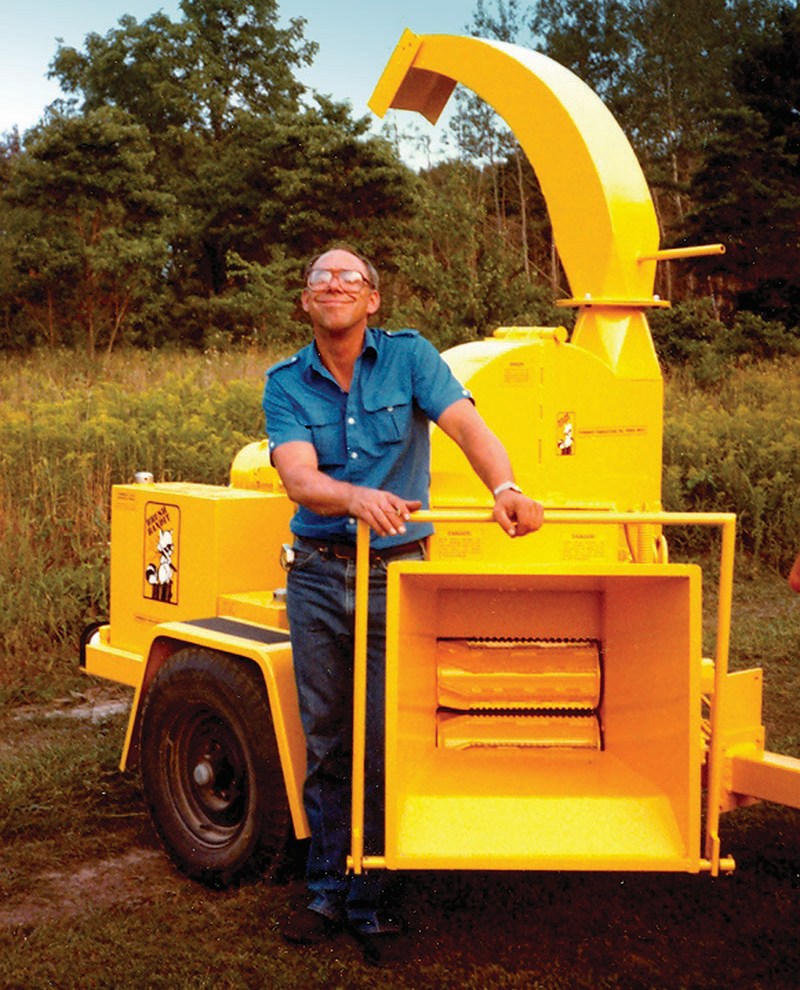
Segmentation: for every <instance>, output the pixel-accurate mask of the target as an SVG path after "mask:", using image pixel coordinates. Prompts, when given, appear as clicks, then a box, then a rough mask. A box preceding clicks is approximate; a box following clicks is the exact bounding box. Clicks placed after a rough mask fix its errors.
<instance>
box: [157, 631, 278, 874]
mask: <svg viewBox="0 0 800 990" xmlns="http://www.w3.org/2000/svg"><path fill="white" fill-rule="evenodd" d="M141 774H142V787H143V789H144V794H145V798H146V800H147V803H148V806H149V808H150V814H151V816H152V819H153V822H154V824H155V827H156V830H157V832H158V834H159V837H160V838H161V841H162V842H163V844H164V846H165V848H166V850H167V852H168V853H169V855H170V857H171V858H172V860H173V861H174V863H175V864H176V865H177V866H178V868H179V869H181V870H182V871H183V872H184V873H187V874H188V875H189V876H191V877H193V878H195V879H197V880H200V881H202V882H203V883H206V884H209V885H211V886H215V887H219V886H227V885H228V884H230V883H231V882H232V881H234V880H235V879H237V878H239V877H241V876H242V875H243V874H245V873H251V872H252V873H255V872H261V871H262V870H263V869H264V867H265V866H266V865H267V863H269V861H270V860H271V859H272V858H273V857H274V856H275V855H276V854H277V853H278V852H279V851H280V850H281V848H282V846H283V843H284V841H285V839H286V836H287V834H288V832H289V810H288V804H287V800H286V792H285V788H284V784H283V777H282V774H281V767H280V757H279V755H278V749H277V744H276V742H275V733H274V731H273V728H272V720H271V717H270V712H269V705H268V703H267V697H266V689H265V686H264V683H263V678H262V676H261V674H260V672H259V671H258V670H257V668H256V667H254V666H252V665H251V664H249V663H247V662H246V661H243V660H240V659H238V658H235V657H230V656H226V655H225V654H224V653H215V652H213V651H211V650H203V649H198V648H185V649H182V650H179V651H178V652H177V653H175V654H174V655H173V656H172V657H171V658H170V659H169V660H168V661H167V663H166V664H165V665H164V666H163V667H162V668H161V670H159V672H158V674H157V676H156V678H155V679H154V681H153V684H152V685H151V687H150V690H149V691H148V693H147V697H146V699H145V704H144V708H143V711H142V721H141Z"/></svg>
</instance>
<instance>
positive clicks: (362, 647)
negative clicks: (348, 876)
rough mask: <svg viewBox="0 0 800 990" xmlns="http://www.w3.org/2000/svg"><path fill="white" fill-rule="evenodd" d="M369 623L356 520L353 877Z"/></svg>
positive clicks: (365, 535) (359, 847)
mask: <svg viewBox="0 0 800 990" xmlns="http://www.w3.org/2000/svg"><path fill="white" fill-rule="evenodd" d="M368 622H369V525H368V524H367V523H365V522H363V521H362V520H359V523H358V528H357V531H356V614H355V648H354V655H353V774H352V776H353V780H352V795H351V811H350V814H351V833H352V836H351V853H350V860H349V864H350V866H351V869H352V870H353V872H354V873H361V872H362V870H363V857H364V756H365V752H366V732H367V631H368Z"/></svg>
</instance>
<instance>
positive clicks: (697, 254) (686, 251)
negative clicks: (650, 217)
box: [639, 244, 725, 262]
mask: <svg viewBox="0 0 800 990" xmlns="http://www.w3.org/2000/svg"><path fill="white" fill-rule="evenodd" d="M710 254H725V245H724V244H699V245H697V246H696V247H680V248H665V249H664V250H661V251H653V252H652V254H640V255H639V261H640V262H643V261H677V260H679V259H680V258H704V257H706V256H707V255H710Z"/></svg>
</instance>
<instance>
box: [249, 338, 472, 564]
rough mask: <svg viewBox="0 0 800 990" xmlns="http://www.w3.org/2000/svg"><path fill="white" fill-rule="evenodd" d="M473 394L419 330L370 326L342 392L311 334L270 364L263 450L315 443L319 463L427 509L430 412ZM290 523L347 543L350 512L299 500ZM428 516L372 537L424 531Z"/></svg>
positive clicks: (313, 535)
mask: <svg viewBox="0 0 800 990" xmlns="http://www.w3.org/2000/svg"><path fill="white" fill-rule="evenodd" d="M463 398H470V393H469V392H468V390H467V389H465V388H464V387H463V386H462V385H461V384H460V383H459V382H458V381H457V380H456V379H455V377H454V376H453V373H452V372H451V371H450V369H449V367H448V366H447V364H446V363H445V362H444V360H443V359H442V357H441V355H440V354H439V352H438V351H437V350H436V348H435V347H434V346H433V345H432V344H431V343H430V342H429V341H427V340H425V338H423V337H421V336H420V335H419V334H418V333H417V332H416V330H398V331H396V332H391V331H387V330H377V329H372V328H368V329H367V331H366V335H365V339H364V347H363V349H362V351H361V355H360V356H359V358H358V360H357V361H356V366H355V370H354V372H353V380H352V383H351V385H350V391H349V392H345V391H344V390H343V389H342V388H341V387H340V386H339V384H338V383H337V382H336V380H335V379H334V378H333V376H332V375H331V373H330V372H329V371H328V370H327V368H325V366H324V365H323V364H322V362H321V361H320V358H319V354H318V352H317V349H316V345H315V344H314V343H311V344H309V345H308V346H307V347H304V348H303V349H302V350H301V351H299V352H298V353H297V354H295V355H294V356H293V357H290V358H288V359H287V360H285V361H281V362H279V363H278V364H276V365H274V366H273V367H272V368H270V369H269V371H268V372H267V384H266V388H265V390H264V415H265V417H266V424H267V434H268V436H269V447H270V452H271V451H273V450H274V449H275V448H276V447H279V446H280V445H281V444H283V443H289V442H291V441H296V440H302V441H305V442H307V443H311V444H313V445H314V448H315V450H316V452H317V461H318V464H319V468H320V470H321V471H324V472H325V474H328V475H330V477H332V478H335V479H337V480H338V481H346V482H349V483H351V484H353V485H363V486H365V487H368V488H381V489H384V490H385V491H390V492H393V493H394V494H396V495H399V496H400V497H401V498H405V499H409V500H411V499H419V501H420V502H422V505H423V508H428V506H429V501H428V489H429V486H430V430H429V423H430V421H431V420H433V421H434V422H436V421H437V420H438V419H439V417H440V416H441V414H442V413H443V412H444V411H445V409H447V408H448V406H451V405H452V404H453V403H454V402H456V401H457V400H459V399H463ZM291 528H292V532H293V533H295V534H296V535H297V536H304V537H308V538H310V539H323V540H333V541H336V542H348V543H352V542H354V540H355V533H356V520H355V518H352V517H348V516H321V515H318V514H317V513H316V512H312V511H311V510H310V509H307V508H305V507H304V506H300V507H299V508H298V510H297V512H296V513H295V515H294V518H293V519H292V524H291ZM432 530H433V527H432V526H431V525H430V524H428V523H413V524H407V525H406V533H404V534H398V535H397V536H394V537H392V536H389V537H377V536H375V535H374V534H373V537H372V544H373V546H375V547H377V548H381V547H387V546H391V545H392V544H398V543H406V542H408V541H410V540H415V539H421V538H423V537H424V536H427V535H429V534H430V533H431V532H432Z"/></svg>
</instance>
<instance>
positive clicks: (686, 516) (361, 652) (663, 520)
mask: <svg viewBox="0 0 800 990" xmlns="http://www.w3.org/2000/svg"><path fill="white" fill-rule="evenodd" d="M411 520H412V521H413V522H470V523H491V522H494V519H493V516H492V514H491V512H490V511H489V510H484V509H455V510H449V509H448V510H426V511H420V512H415V513H414V514H413V515H412V516H411ZM574 523H589V524H592V525H594V524H604V525H609V526H620V525H626V526H647V525H652V526H719V527H720V529H721V531H722V542H721V549H720V575H719V604H718V608H717V638H716V650H715V656H714V695H713V698H712V703H711V717H710V725H711V731H710V741H709V750H708V767H709V769H708V782H707V794H706V800H707V805H706V827H705V859H701V861H700V866H701V868H702V869H704V870H707V871H709V872H710V873H711V874H712V876H717V875H718V874H719V872H720V870H724V871H727V870H732V869H733V868H734V866H735V864H734V862H733V860H732V859H730V858H728V857H724V858H723V857H721V856H720V839H719V819H720V804H721V793H722V769H723V763H724V759H723V756H724V754H723V741H722V733H721V732H720V731H719V726H720V725H721V718H722V716H721V712H722V711H723V708H724V690H725V679H726V676H727V673H728V654H729V647H730V625H731V612H732V601H733V561H734V548H735V540H736V516H735V515H734V514H733V513H726V512H591V511H582V510H563V511H558V510H553V511H547V512H546V513H545V525H548V526H549V525H553V524H574ZM369 540H370V530H369V525H368V524H367V523H365V522H363V521H359V523H358V529H357V536H356V551H357V552H356V611H355V655H354V669H353V772H352V808H351V851H350V855H349V857H348V861H347V865H348V868H349V869H350V870H352V871H353V872H354V873H362V872H363V871H364V870H365V869H382V868H385V866H386V860H385V857H383V856H365V855H364V758H365V747H366V699H367V620H368V608H369ZM631 566H632V567H633V568H635V567H636V565H635V564H632V565H631Z"/></svg>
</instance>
